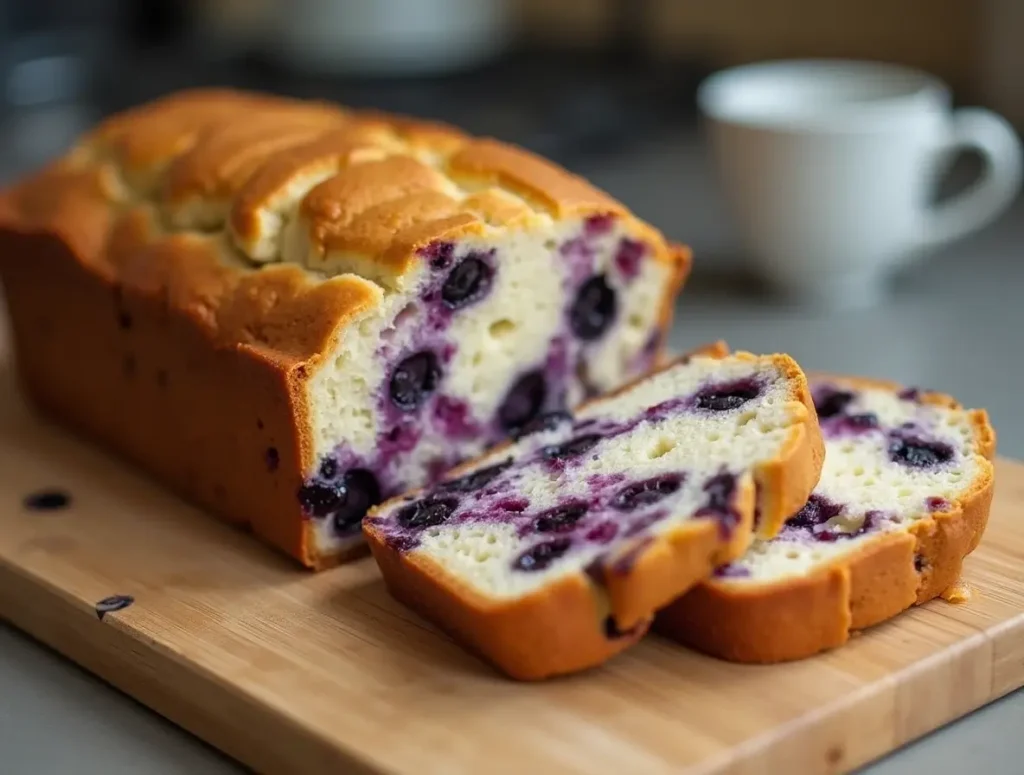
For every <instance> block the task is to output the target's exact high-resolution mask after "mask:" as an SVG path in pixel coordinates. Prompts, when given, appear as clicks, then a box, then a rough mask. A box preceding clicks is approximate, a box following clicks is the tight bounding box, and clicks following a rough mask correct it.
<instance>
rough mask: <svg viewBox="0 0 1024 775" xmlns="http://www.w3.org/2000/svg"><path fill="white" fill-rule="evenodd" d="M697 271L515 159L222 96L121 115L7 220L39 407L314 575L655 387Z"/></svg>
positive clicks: (0, 271) (324, 111)
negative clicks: (633, 383)
mask: <svg viewBox="0 0 1024 775" xmlns="http://www.w3.org/2000/svg"><path fill="white" fill-rule="evenodd" d="M688 268H689V254H688V252H687V251H686V250H685V249H684V248H681V247H678V246H673V245H670V244H668V243H666V241H665V240H664V239H663V237H662V236H661V235H660V234H659V233H658V232H657V231H655V230H654V229H652V228H650V227H649V226H647V225H645V224H643V223H642V222H640V221H639V220H637V219H636V218H635V217H634V216H633V215H631V214H630V213H629V212H628V211H627V210H626V208H624V207H623V206H622V205H621V204H619V203H618V202H616V201H615V200H613V199H611V198H610V197H608V196H607V195H606V194H604V193H602V192H600V191H598V190H597V189H595V188H593V187H592V186H590V185H588V184H587V183H586V182H585V181H583V180H581V179H580V178H578V177H576V176H573V175H571V174H569V173H568V172H566V171H564V170H562V169H560V168H559V167H557V166H555V165H553V164H551V163H548V162H546V161H544V160H542V159H540V158H537V157H536V156H534V155H531V154H529V153H527V152H525V151H522V150H519V149H516V148H513V147H511V146H509V145H505V144H502V143H499V142H496V141H493V140H489V139H479V138H474V137H470V136H467V135H465V134H463V133H461V132H459V131H458V130H455V129H452V128H450V127H444V126H439V125H434V124H428V123H423V122H417V121H413V120H409V119H404V118H396V117H390V116H385V115H379V114H373V113H362V112H353V111H349V110H346V109H343V108H340V107H337V106H334V105H329V104H324V103H314V102H305V101H300V100H291V99H284V98H279V97H271V96H267V95H257V94H250V93H240V92H234V91H220V90H211V91H193V92H184V93H179V94H174V95H171V96H168V97H166V98H164V99H161V100H158V101H156V102H154V103H151V104H148V105H144V106H142V107H139V108H137V109H134V110H130V111H127V112H125V113H123V114H120V115H117V116H114V117H113V118H111V119H109V120H108V121H106V122H105V123H103V124H102V125H100V126H99V127H98V128H97V129H96V130H95V131H93V132H92V133H91V134H89V135H88V136H87V137H85V138H83V139H82V140H81V142H80V143H79V144H78V145H77V146H76V147H75V148H73V149H72V150H71V151H70V152H69V153H68V154H67V155H66V156H65V157H63V158H61V159H59V160H57V161H56V162H54V163H53V164H51V165H49V166H48V167H47V168H46V169H44V170H41V171H40V172H38V173H37V174H34V175H33V176H31V177H29V178H28V179H26V180H24V181H21V182H20V183H18V184H17V185H15V186H14V187H13V188H12V189H10V190H8V191H6V192H4V193H3V195H2V197H0V275H2V279H3V282H4V287H5V291H6V295H7V300H8V307H9V310H10V314H11V318H12V321H13V331H14V341H15V346H16V354H17V362H18V368H19V373H20V376H21V379H22V382H23V384H24V385H25V387H26V388H27V392H28V394H29V396H30V397H31V398H32V399H33V400H34V401H35V403H36V404H38V405H39V406H41V407H43V408H45V409H46V410H48V411H49V412H51V413H52V414H54V415H56V416H58V417H60V418H62V419H63V420H64V421H66V422H67V423H69V424H72V425H74V426H76V427H78V428H79V429H81V430H83V431H85V432H86V433H87V434H88V435H89V436H91V437H93V438H95V439H99V440H101V441H103V442H105V443H106V444H108V445H109V446H111V447H113V448H115V449H117V450H119V451H120V452H121V453H123V454H125V455H126V456H127V457H129V458H131V459H132V460H134V461H136V462H137V463H139V464H141V466H143V467H144V468H145V469H147V470H148V471H149V472H151V473H152V474H155V475H156V476H159V477H160V478H161V479H163V480H164V481H165V482H167V483H169V484H171V485H172V486H174V487H175V488H176V489H177V490H179V491H180V492H182V493H184V494H186V495H188V496H189V497H190V498H192V499H193V500H194V501H196V502H198V503H200V504H203V505H205V506H206V507H208V508H210V509H211V510H213V511H214V512H216V513H217V514H219V515H220V516H221V517H223V518H224V519H227V520H230V521H232V522H235V523H240V524H243V525H247V526H250V527H251V528H252V530H253V531H254V532H255V533H256V534H257V535H258V536H260V537H261V538H263V539H264V540H266V541H268V542H270V543H272V544H274V545H276V546H277V547H279V548H280V549H282V550H284V551H286V552H288V553H290V554H291V555H293V556H294V557H296V558H298V559H299V560H300V561H302V562H303V563H305V564H307V565H310V566H317V567H319V566H324V565H327V564H330V563H331V562H334V561H336V560H338V559H339V558H341V557H343V556H345V555H346V554H347V553H348V550H349V549H350V548H352V547H354V546H355V545H356V544H358V543H360V542H361V537H360V520H361V518H362V517H363V515H364V513H365V512H366V510H367V508H368V507H369V506H370V505H372V504H374V503H377V502H378V501H380V500H381V499H383V498H386V497H389V496H392V495H395V494H396V493H399V492H402V491H404V490H406V489H407V488H410V487H419V486H422V485H424V484H426V483H428V482H430V481H432V480H435V479H436V478H437V477H438V476H440V475H441V473H442V472H444V471H445V470H447V469H448V468H450V467H451V466H452V465H454V464H455V463H457V462H459V461H460V460H463V459H465V458H469V457H472V456H474V455H477V454H479V453H480V452H482V451H483V450H484V449H485V447H486V446H487V445H488V444H493V443H495V442H497V441H499V440H501V439H502V438H505V437H506V436H507V434H509V433H512V432H516V431H519V430H521V429H522V428H523V427H524V426H526V425H527V424H529V423H530V422H532V421H534V420H535V419H536V418H537V417H539V416H541V415H543V414H545V413H548V412H553V411H560V410H563V409H566V408H569V407H572V406H574V405H576V404H578V403H579V402H580V401H581V400H582V399H584V398H585V397H586V396H588V395H591V394H595V393H600V392H605V391H607V390H609V389H612V388H615V387H616V386H619V385H621V384H623V383H625V382H627V381H628V380H630V379H632V378H634V377H636V376H638V375H640V374H642V373H644V372H646V371H647V370H648V369H650V368H651V367H652V366H653V365H655V364H656V363H657V362H658V359H659V353H660V351H661V346H662V340H663V338H664V333H665V331H666V327H667V326H668V322H669V316H670V313H671V310H672V304H673V300H674V298H675V296H676V293H677V291H678V290H679V287H680V285H681V283H682V282H683V280H684V278H685V276H686V274H687V271H688Z"/></svg>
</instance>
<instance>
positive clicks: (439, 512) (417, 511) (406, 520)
mask: <svg viewBox="0 0 1024 775" xmlns="http://www.w3.org/2000/svg"><path fill="white" fill-rule="evenodd" d="M458 507H459V502H458V501H457V500H455V498H440V497H437V496H428V497H426V498H424V499H423V500H419V501H416V502H415V503H411V504H409V505H408V506H406V507H405V508H403V509H402V510H400V511H399V512H398V514H396V515H395V519H396V520H397V521H398V524H399V525H401V526H402V527H404V528H411V529H414V530H421V529H423V528H425V527H436V526H437V525H441V524H443V523H445V522H446V521H448V519H449V518H450V517H451V515H452V514H453V513H455V509H457V508H458Z"/></svg>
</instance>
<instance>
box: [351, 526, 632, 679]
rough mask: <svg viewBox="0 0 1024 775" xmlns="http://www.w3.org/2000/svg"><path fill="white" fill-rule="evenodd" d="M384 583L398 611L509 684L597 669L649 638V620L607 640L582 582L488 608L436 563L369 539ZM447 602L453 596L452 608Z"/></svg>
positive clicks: (596, 599)
mask: <svg viewBox="0 0 1024 775" xmlns="http://www.w3.org/2000/svg"><path fill="white" fill-rule="evenodd" d="M367 540H368V543H369V546H370V550H371V551H372V552H373V557H374V559H375V560H376V562H377V564H378V566H379V567H380V569H381V574H382V575H383V577H384V582H385V584H386V585H387V587H388V590H389V592H391V594H392V595H394V597H395V598H396V599H397V600H399V601H400V602H401V603H403V604H404V605H407V606H408V607H409V608H411V609H412V610H414V611H417V612H419V613H420V614H421V615H423V616H424V617H426V618H427V619H429V620H430V621H433V622H435V623H436V624H438V625H439V626H440V627H441V628H442V629H444V630H445V631H447V632H448V633H450V634H451V635H452V636H453V637H455V638H457V639H458V640H459V641H460V642H461V643H463V644H465V645H467V646H469V647H470V648H471V649H473V650H474V651H476V652H477V653H479V654H480V655H481V656H483V657H485V658H487V659H489V660H491V661H492V662H493V663H494V664H496V665H497V666H498V667H499V668H501V670H503V671H504V672H505V673H506V674H507V675H508V676H510V677H511V678H515V679H518V680H522V681H535V680H540V679H544V678H550V677H553V676H556V675H562V674H565V673H570V672H576V671H580V670H585V669H587V668H590V667H596V666H597V665H600V664H602V663H604V662H606V661H607V660H609V659H611V658H612V657H613V656H615V655H616V654H618V653H619V652H621V651H623V650H625V649H626V648H628V647H629V646H631V645H633V644H634V643H636V642H637V641H638V640H640V638H642V637H643V636H644V634H645V633H646V632H647V629H648V626H649V624H650V622H649V621H646V622H642V623H639V624H638V625H637V627H636V628H635V629H634V630H633V631H631V632H629V633H627V634H623V635H619V636H617V637H608V635H606V634H605V630H604V619H605V616H606V615H607V612H606V611H604V610H602V608H601V606H600V594H599V593H598V592H597V591H596V590H595V589H593V584H592V583H591V582H589V581H588V580H587V579H586V577H585V576H582V575H575V576H569V577H566V578H564V579H562V580H561V581H559V582H557V583H555V584H552V585H550V586H548V587H545V588H543V589H541V590H538V591H537V592H535V593H533V594H531V595H528V596H526V597H522V598H517V599H515V600H511V601H507V602H505V601H499V602H495V601H490V600H487V599H486V598H483V597H481V596H480V595H478V594H477V593H476V592H475V591H474V590H472V589H469V588H467V587H465V586H463V585H462V584H461V583H460V581H459V580H458V579H457V578H454V577H451V576H449V575H448V574H446V573H445V571H444V569H443V568H441V567H440V566H438V565H437V564H436V563H433V562H431V561H429V560H428V559H426V558H424V557H422V556H420V555H417V554H416V553H411V554H405V553H401V552H395V551H394V550H393V549H391V548H390V547H389V546H387V544H386V543H385V542H384V539H383V537H382V536H380V535H379V534H377V533H375V532H373V531H369V532H367ZM453 595H454V596H456V597H457V601H458V602H456V603H454V604H453V601H452V598H453Z"/></svg>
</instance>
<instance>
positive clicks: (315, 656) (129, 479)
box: [0, 371, 1024, 775]
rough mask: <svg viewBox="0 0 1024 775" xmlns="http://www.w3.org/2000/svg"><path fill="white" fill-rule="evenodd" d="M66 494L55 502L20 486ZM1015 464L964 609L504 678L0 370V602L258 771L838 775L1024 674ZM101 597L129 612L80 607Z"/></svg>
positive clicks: (367, 573) (1023, 509) (359, 582)
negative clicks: (54, 506)
mask: <svg viewBox="0 0 1024 775" xmlns="http://www.w3.org/2000/svg"><path fill="white" fill-rule="evenodd" d="M48 488H62V489H66V490H67V491H68V492H69V493H70V494H71V495H72V502H71V504H70V506H69V507H68V508H65V509H59V510H53V511H33V510H28V509H26V508H25V507H24V506H23V498H24V497H25V495H26V494H28V493H31V492H34V491H38V490H43V489H48ZM1022 514H1024V465H1021V464H1018V463H1013V462H1009V461H1005V460H1001V461H1000V462H999V464H998V471H997V486H996V501H995V505H994V509H993V513H992V517H991V521H990V525H989V529H988V532H987V534H986V536H985V539H984V541H983V542H982V545H981V547H980V548H979V549H978V550H977V551H976V552H975V554H974V555H973V556H972V557H971V558H969V560H968V562H967V566H966V571H965V579H966V580H967V582H968V583H969V584H970V587H971V588H972V590H973V595H972V598H971V600H970V601H969V602H968V603H965V604H960V605H951V604H949V603H946V602H944V601H941V600H939V601H936V602H933V603H931V604H929V605H927V606H924V607H922V608H918V609H915V610H913V611H912V612H910V613H908V614H906V615H904V616H902V617H900V618H899V619H897V620H896V621H893V622H890V623H887V624H884V625H881V626H879V627H877V628H874V629H873V630H871V631H869V632H867V633H864V634H862V635H861V636H859V637H857V638H855V639H854V640H853V641H852V642H851V643H850V644H849V645H848V646H846V647H844V648H842V649H840V650H838V651H835V652H832V653H829V654H825V655H822V656H820V657H816V658H814V659H810V660H806V661H803V662H798V663H793V664H787V665H777V666H771V667H756V666H739V665H731V664H726V663H723V662H718V661H715V660H712V659H709V658H706V657H702V656H699V655H697V654H693V653H690V652H688V651H686V650H684V649H682V648H679V647H677V646H674V645H672V644H670V643H667V642H665V641H662V640H659V639H658V638H656V637H653V636H651V637H649V638H647V639H646V640H645V641H644V642H643V643H641V644H640V645H639V646H638V647H637V648H635V649H633V650H631V651H629V652H627V653H625V654H623V655H622V656H620V657H618V658H616V659H615V660H614V661H612V662H611V663H609V664H608V665H606V666H605V667H603V668H601V669H600V670H596V671H592V672H590V673H587V674H584V675H579V676H575V677H572V678H569V679H562V680H558V681H554V682H551V683H546V684H539V685H524V684H516V683H512V682H510V681H508V680H505V679H503V678H501V677H500V676H498V675H497V674H496V673H494V672H492V671H491V669H490V668H488V667H487V666H485V665H484V664H483V663H481V662H479V661H477V660H476V659H475V658H474V657H472V656H469V655H467V654H466V653H464V652H463V651H462V650H460V649H459V648H458V647H457V646H455V645H454V644H453V643H452V642H451V641H450V640H449V639H447V638H446V637H444V636H442V635H440V634H439V633H438V632H437V631H436V630H434V629H433V628H432V627H430V626H429V625H427V624H425V623H424V622H423V621H421V620H419V619H417V618H416V617H415V616H414V615H413V614H411V613H410V612H408V611H406V610H405V609H403V608H402V607H401V606H400V605H398V604H397V603H395V602H394V601H392V600H391V599H390V598H389V597H388V595H387V593H386V592H385V590H384V587H383V585H382V583H381V581H380V578H379V576H378V574H377V572H376V570H375V568H374V566H373V564H372V561H370V560H368V559H367V560H363V561H360V562H358V563H356V564H354V565H351V566H348V567H343V568H339V569H337V570H335V571H331V572H328V573H325V574H322V575H319V576H314V575H310V574H308V573H307V572H305V571H302V570H299V569H297V568H296V567H295V566H293V565H292V564H290V563H289V562H288V561H287V560H284V559H282V558H279V557H278V556H277V555H276V554H274V553H272V552H271V551H270V550H267V549H264V548H263V547H261V546H259V545H258V544H257V543H256V542H255V540H254V539H252V538H251V537H249V536H247V535H245V534H243V533H241V532H239V531H236V530H234V529H232V528H228V527H225V526H222V525H221V524H219V523H217V522H215V521H214V520H213V519H211V518H209V517H207V516H205V515H203V514H201V513H200V512H198V511H197V510H195V509H193V508H191V507H189V506H187V505H185V504H183V503H181V502H180V501H178V500H177V499H176V498H174V497H173V496H172V495H169V494H168V493H166V492H164V491H163V490H161V489H160V488H159V487H157V486H155V485H154V484H152V483H151V482H150V481H149V480H148V479H146V477H145V476H144V475H143V474H141V473H140V472H138V471H135V470H131V469H130V468H128V467H126V466H125V465H124V464H122V463H120V462H119V461H117V460H115V459H114V458H112V457H110V456H107V455H105V454H104V453H103V452H101V451H97V450H96V449H94V448H92V447H91V446H89V445H87V444H86V443H84V442H82V441H80V440H78V439H75V438H73V437H72V436H70V435H68V434H66V433H65V432H63V431H61V430H59V429H57V428H56V427H54V426H52V425H50V424H48V423H46V422H44V421H42V420H41V419H39V418H37V417H35V416H34V415H33V414H31V413H30V412H29V411H28V410H27V409H26V408H25V406H24V404H23V403H22V402H21V400H20V398H19V397H18V395H17V393H16V390H15V388H14V384H13V381H12V379H11V375H10V373H9V372H7V371H5V372H3V374H2V375H0V616H3V617H4V618H6V619H9V620H10V621H11V622H13V623H14V624H15V625H17V626H18V627H20V628H22V629H24V630H25V631H27V632H29V633H31V634H32V635H34V636H35V637H37V638H38V639H40V640H42V641H44V642H46V643H48V644H50V645H51V646H53V647H55V648H56V649H57V650H59V651H60V652H62V653H64V654H65V655H67V656H68V657H70V658H71V659H73V660H75V661H76V662H78V663H80V664H82V665H84V666H85V667H86V668H88V669H89V670H91V671H93V672H95V673H96V674H98V675H100V676H102V677H103V678H105V679H106V680H108V681H109V682H110V683H112V684H114V685H115V686H117V687H119V688H120V689H122V690H124V691H125V692H127V693H129V694H131V695H132V696H134V697H136V698H137V699H139V700H141V701H142V702H143V703H145V704H147V705H149V706H150V707H152V708H153V709H155V710H156V711H158V712H160V713H162V714H163V715H165V716H167V717H168V718H169V719H171V720H173V721H174V722H176V723H178V724H180V725H181V726H183V727H185V728H186V729H189V730H191V731H192V732H194V733H196V734H197V735H199V736H200V737H202V738H204V739H206V740H207V741H209V742H210V743H212V744H213V745H215V746H217V747H218V748H221V749H222V750H224V751H225V752H227V753H228V754H230V755H232V756H234V757H236V758H238V759H240V760H242V761H243V762H245V763H247V764H248V765H250V766H251V767H253V768H255V769H257V770H258V771H261V772H268V773H288V774H289V775H296V774H304V773H327V772H331V773H335V772H353V771H359V772H363V771H365V772H394V773H417V775H421V774H423V773H446V774H449V773H463V772H465V773H480V772H488V773H499V772H510V773H512V772H514V773H516V774H517V775H522V773H524V772H544V771H559V772H581V773H582V772H586V773H604V772H608V773H616V775H621V773H623V772H630V773H640V772H669V771H671V772H687V773H744V774H749V773H766V774H767V773H797V772H799V773H805V774H807V775H813V774H814V773H826V772H829V773H830V772H843V771H847V770H849V769H851V768H853V767H855V766H857V765H860V764H862V763H864V762H867V761H869V760H871V759H873V758H876V757H878V756H880V755H883V754H885V753H886V752H888V751H891V750H892V749H894V748H896V747H898V746H899V745H901V744H902V743H905V742H907V741H909V740H911V739H913V738H915V737H918V736H920V735H922V734H924V733H926V732H928V731H930V730H932V729H935V728H936V727H938V726H940V725H941V724H943V723H945V722H948V721H950V720H952V719H955V718H956V717H958V716H961V715H963V714H965V713H967V712H968V711H970V710H972V709H974V708H977V707H978V706H980V705H982V704H984V703H986V702H988V701H990V700H993V699H995V698H997V697H999V696H1001V695H1003V694H1005V693H1007V692H1009V691H1011V690H1013V689H1015V688H1017V687H1019V686H1021V685H1022V684H1024V519H1021V518H1020V517H1021V515H1022ZM111 595H130V596H132V597H133V598H134V604H132V605H131V606H129V607H127V608H124V609H122V610H119V611H112V612H109V613H106V614H105V615H104V616H103V617H102V619H101V618H100V617H98V616H97V613H96V609H95V605H96V603H97V602H98V601H100V600H101V599H104V598H107V597H109V596H111Z"/></svg>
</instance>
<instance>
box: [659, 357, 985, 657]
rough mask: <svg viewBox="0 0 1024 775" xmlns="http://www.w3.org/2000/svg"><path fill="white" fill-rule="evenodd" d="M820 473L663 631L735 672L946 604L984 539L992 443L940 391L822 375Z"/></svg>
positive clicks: (674, 609)
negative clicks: (791, 510) (922, 607)
mask: <svg viewBox="0 0 1024 775" xmlns="http://www.w3.org/2000/svg"><path fill="white" fill-rule="evenodd" d="M812 389H813V393H814V397H815V404H816V406H817V412H818V416H819V418H820V423H821V429H822V433H823V434H824V436H825V449H826V454H825V467H824V470H823V472H822V475H821V480H820V481H819V483H818V486H817V487H816V488H815V490H814V494H813V495H812V496H811V498H810V499H809V500H808V502H807V504H805V505H804V506H803V508H801V509H800V511H799V512H797V513H796V514H795V516H793V517H792V518H791V519H789V520H788V522H787V523H786V526H785V528H783V530H782V531H781V532H780V533H779V535H777V536H776V537H775V538H774V539H771V540H757V541H755V542H754V544H753V545H752V546H751V548H750V549H749V550H748V551H747V553H746V554H745V555H744V556H743V557H742V558H740V559H738V560H736V561H734V562H731V563H729V564H727V565H725V566H723V567H721V568H719V569H718V570H717V571H716V573H715V576H714V577H713V578H712V579H709V580H708V581H706V582H705V583H702V584H700V585H698V586H697V587H695V588H694V589H693V590H692V591H691V592H689V593H688V594H686V595H684V596H683V597H682V598H680V599H679V600H678V601H676V602H674V603H673V604H672V605H670V606H668V607H667V608H666V609H664V610H663V611H662V612H661V613H660V614H659V615H658V617H657V622H656V625H655V626H656V629H657V630H658V631H659V632H661V633H663V634H665V635H668V636H669V637H672V638H674V639H676V640H678V641H679V642H681V643H684V644H686V645H688V646H692V647H694V648H696V649H699V650H700V651H703V652H706V653H708V654H711V655H714V656H717V657H721V658H723V659H729V660H735V661H739V662H778V661H783V660H790V659H798V658H801V657H806V656H810V655H811V654H814V653H816V652H819V651H823V650H825V649H829V648H833V647H835V646H839V645H841V644H843V643H845V642H846V641H847V639H848V638H849V635H850V632H851V631H853V630H860V629H863V628H865V627H870V626H871V625H873V624H877V623H879V622H882V621H884V620H886V619H889V618H890V617H892V616H895V615H896V614H898V613H900V612H901V611H903V610H905V609H907V608H909V607H910V606H912V605H914V604H920V603H924V602H926V601H928V600H931V599H932V598H934V597H935V596H937V595H939V594H941V593H942V592H943V591H944V590H945V589H947V588H948V587H950V586H951V585H953V584H954V583H955V582H956V581H957V580H958V578H959V575H960V568H961V565H962V562H963V558H964V556H965V555H967V554H968V553H970V552H971V551H973V550H974V548H975V547H976V546H977V545H978V542H979V541H980V540H981V536H982V533H983V531H984V530H985V524H986V522H987V519H988V511H989V505H990V504H991V501H992V489H993V475H994V469H993V466H992V463H991V460H992V458H993V456H994V455H995V447H996V437H995V432H994V431H993V429H992V426H991V425H990V424H989V420H988V416H987V415H986V413H985V412H984V411H982V410H973V411H969V410H965V409H963V408H962V407H961V406H960V405H959V404H958V403H957V402H956V401H955V400H954V399H953V398H951V397H949V396H946V395H941V394H939V393H932V392H923V391H919V390H914V389H904V388H902V387H901V386H899V385H894V384H891V383H886V382H879V381H872V380H866V379H850V378H843V379H840V378H824V377H823V378H816V379H815V380H814V381H813V382H812Z"/></svg>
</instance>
